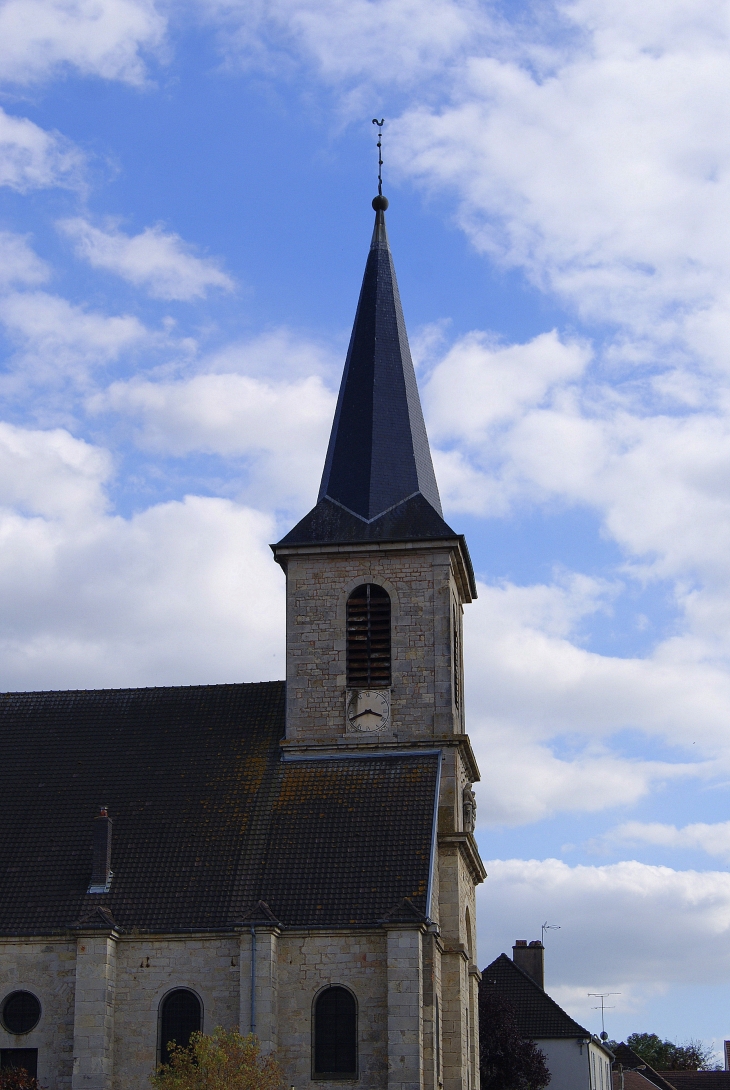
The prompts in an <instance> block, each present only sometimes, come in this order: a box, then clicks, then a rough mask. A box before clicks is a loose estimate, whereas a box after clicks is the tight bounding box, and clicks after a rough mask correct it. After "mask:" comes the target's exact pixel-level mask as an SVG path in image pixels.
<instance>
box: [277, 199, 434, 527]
mask: <svg viewBox="0 0 730 1090" xmlns="http://www.w3.org/2000/svg"><path fill="white" fill-rule="evenodd" d="M415 496H419V497H421V498H422V499H423V501H424V502H423V503H422V504H421V505H416V506H412V507H411V508H409V510H408V518H407V519H406V522H407V523H408V526H409V533H408V534H407V535H406V536H408V537H410V536H416V537H421V536H436V535H434V534H433V532H432V529H433V526H434V525H436V524H440V526H442V527H445V528H446V530H447V531H448V533H447V536H454V535H453V532H452V531H450V530H448V527H446V524H445V523H444V522H443V519H442V518H441V501H440V499H439V494H438V487H437V485H436V477H435V475H434V471H433V463H432V461H431V451H430V449H429V445H428V437H427V435H426V426H425V424H424V422H423V413H422V411H421V402H420V399H419V396H418V387H417V385H416V376H415V372H414V370H413V363H412V361H411V353H410V349H409V347H408V337H407V334H406V327H405V322H404V320H403V310H402V307H401V301H400V295H399V293H398V284H397V282H396V278H395V268H394V266H393V258H392V256H391V253H390V248H389V246H388V236H387V233H386V230H385V216H384V213H383V212H382V211H379V212H377V214H376V220H375V230H374V231H373V238H372V243H371V246H370V253H369V255H368V259H367V264H366V266H365V275H364V277H363V282H362V288H361V290H360V299H359V301H358V304H357V313H356V315H355V322H354V325H353V328H352V336H351V338H350V346H349V348H348V351H347V359H346V360H345V369H344V373H343V376H342V383H341V386H340V393H339V397H338V399H337V408H336V410H335V419H334V423H333V425H332V434H331V436H330V442H329V447H328V450H327V458H326V461H325V466H324V473H323V474H322V484H321V487H320V491H319V497H318V499H319V501H320V502H321V501H322V500H324V499H326V498H328V499H329V500H332V501H334V503H333V506H335V505H338V504H339V505H340V506H341V507H342V508H344V509H345V511H346V512H351V513H352V516H354V517H352V516H351V517H352V525H351V526H348V527H347V532H348V533H357V531H358V530H359V533H360V534H361V535H365V536H362V537H355V538H354V540H363V541H367V540H373V538H371V537H369V536H367V535H368V523H370V522H371V521H372V520H373V519H379V517H380V516H382V515H384V514H385V513H386V512H388V511H390V510H391V509H392V508H394V507H397V506H398V505H400V504H403V503H404V501H406V500H408V499H409V498H410V497H415ZM318 506H319V504H318ZM316 511H317V508H315V512H316ZM315 512H312V514H311V515H310V516H308V519H309V520H310V521H312V520H313V521H314V522H315V523H316V533H317V534H319V535H321V534H322V533H324V532H327V531H328V528H329V532H330V534H332V533H336V534H341V533H342V529H341V528H340V527H339V526H338V525H337V522H336V518H335V515H334V514H333V513H331V512H325V515H326V517H323V514H322V511H320V512H319V513H317V514H316V515H315ZM340 521H342V520H340ZM345 521H346V520H345ZM401 521H403V520H401ZM330 523H331V524H332V525H330ZM420 523H423V526H422V528H421V529H422V532H421V533H418V532H417V531H418V529H419V525H420ZM380 530H381V535H380V537H379V538H377V540H387V539H386V538H384V537H383V536H382V534H383V532H385V531H384V527H382V526H381V528H380ZM312 532H313V530H312V528H311V527H310V526H309V524H308V520H307V519H305V520H303V522H302V523H300V524H299V526H298V527H297V528H296V529H295V530H293V531H292V532H291V533H290V534H288V535H287V537H286V538H285V541H286V542H287V543H288V544H291V543H293V542H294V540H295V539H296V535H297V534H298V533H299V534H309V535H310V536H307V537H306V540H311V534H312ZM438 536H443V533H442V531H441V530H439V535H438ZM318 540H321V536H320V537H319V538H318ZM325 540H328V541H340V540H351V538H350V537H340V536H336V537H332V536H330V537H328V538H326V539H325Z"/></svg>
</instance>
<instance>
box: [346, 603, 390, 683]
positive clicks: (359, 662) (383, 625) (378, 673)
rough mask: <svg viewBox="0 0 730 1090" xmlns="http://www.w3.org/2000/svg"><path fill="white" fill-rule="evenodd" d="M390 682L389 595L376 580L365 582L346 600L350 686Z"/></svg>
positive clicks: (348, 681)
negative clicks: (374, 581)
mask: <svg viewBox="0 0 730 1090" xmlns="http://www.w3.org/2000/svg"><path fill="white" fill-rule="evenodd" d="M389 685H390V595H389V594H388V592H387V590H384V589H383V587H379V586H378V585H377V583H362V584H361V585H360V586H359V587H355V589H354V590H353V592H352V594H351V595H350V597H349V598H348V599H347V687H348V689H387V688H388V686H389Z"/></svg>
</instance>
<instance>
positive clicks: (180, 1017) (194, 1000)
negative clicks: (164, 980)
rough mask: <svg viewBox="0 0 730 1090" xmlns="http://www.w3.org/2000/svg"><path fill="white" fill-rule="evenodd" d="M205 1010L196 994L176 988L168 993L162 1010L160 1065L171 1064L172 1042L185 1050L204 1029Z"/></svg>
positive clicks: (186, 989)
mask: <svg viewBox="0 0 730 1090" xmlns="http://www.w3.org/2000/svg"><path fill="white" fill-rule="evenodd" d="M202 1022H203V1010H202V1007H201V1004H200V1000H199V999H198V997H197V995H196V994H195V992H191V991H190V989H189V988H176V989H175V991H174V992H168V993H167V995H166V996H165V998H164V999H163V1000H162V1007H161V1008H160V1063H163V1064H168V1063H169V1062H170V1047H169V1046H170V1042H171V1041H174V1042H175V1044H176V1045H180V1046H181V1047H182V1048H185V1047H186V1046H187V1045H188V1044H189V1043H190V1038H191V1036H192V1034H193V1033H197V1031H198V1030H200V1029H202Z"/></svg>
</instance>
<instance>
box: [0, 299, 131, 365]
mask: <svg viewBox="0 0 730 1090" xmlns="http://www.w3.org/2000/svg"><path fill="white" fill-rule="evenodd" d="M0 321H1V322H2V323H3V324H4V325H5V327H6V329H7V331H8V335H9V337H10V338H11V339H12V340H13V341H14V342H15V343H16V344H17V345H18V348H19V356H18V357H17V359H16V361H15V364H16V366H17V367H19V368H21V369H24V370H25V371H26V373H27V375H28V377H29V378H31V379H32V381H33V382H34V383H38V382H54V381H57V380H58V379H60V378H62V377H64V378H65V377H68V376H69V375H72V376H75V377H77V378H79V379H81V378H83V377H84V375H85V374H86V372H87V371H88V370H89V369H90V368H93V367H98V366H99V365H102V364H106V363H108V362H109V361H111V360H115V359H117V358H118V356H119V355H120V353H121V352H123V351H124V350H125V349H129V348H132V347H134V346H137V345H139V344H140V343H141V342H143V341H145V340H147V339H149V334H148V332H147V330H146V329H145V327H144V326H143V325H142V324H141V322H140V321H139V320H138V319H137V318H134V317H132V316H130V315H122V316H111V317H109V316H107V315H104V314H98V313H94V312H89V311H86V310H83V309H82V308H81V307H76V306H73V305H72V304H71V303H69V302H68V301H67V300H65V299H61V298H60V297H59V296H55V295H49V294H47V293H46V292H23V293H21V292H16V293H13V294H11V295H8V296H6V297H5V298H4V299H0Z"/></svg>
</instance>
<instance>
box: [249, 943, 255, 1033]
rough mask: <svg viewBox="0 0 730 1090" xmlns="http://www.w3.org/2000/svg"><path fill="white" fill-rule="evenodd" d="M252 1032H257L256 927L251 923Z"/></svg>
mask: <svg viewBox="0 0 730 1090" xmlns="http://www.w3.org/2000/svg"><path fill="white" fill-rule="evenodd" d="M250 1032H251V1033H255V1032H256V928H255V927H254V925H253V924H251V1031H250Z"/></svg>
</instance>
